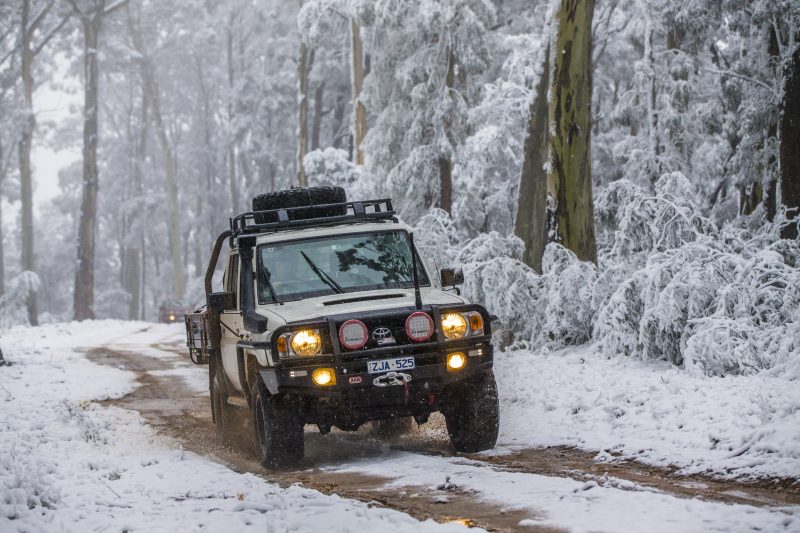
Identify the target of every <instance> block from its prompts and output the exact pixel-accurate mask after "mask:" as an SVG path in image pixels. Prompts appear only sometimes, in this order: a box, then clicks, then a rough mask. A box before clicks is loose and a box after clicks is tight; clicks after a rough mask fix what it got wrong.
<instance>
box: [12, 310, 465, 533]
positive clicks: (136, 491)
mask: <svg viewBox="0 0 800 533" xmlns="http://www.w3.org/2000/svg"><path fill="white" fill-rule="evenodd" d="M145 327H147V325H145V324H141V323H123V322H111V321H104V322H85V323H82V324H69V325H55V326H44V327H40V328H33V329H22V328H16V329H13V330H11V331H9V332H7V333H4V334H3V337H2V342H3V344H2V347H3V351H4V354H5V355H6V358H7V359H8V360H10V361H12V362H13V363H14V365H13V366H11V367H8V368H3V369H0V531H2V532H7V531H26V532H36V531H76V532H77V531H80V532H83V531H97V530H113V531H126V530H127V531H131V530H142V531H165V532H174V531H199V530H204V531H259V532H263V531H309V532H310V531H319V530H320V529H322V528H324V529H326V530H329V531H364V530H374V531H388V530H391V531H408V532H412V531H413V532H416V531H463V527H462V526H461V525H458V524H437V523H435V522H433V521H426V522H419V521H417V520H415V519H413V518H411V517H409V516H407V515H405V514H402V513H398V512H396V511H392V510H388V509H381V508H371V507H369V506H368V505H366V504H363V503H360V502H353V501H350V500H344V499H341V498H339V497H337V496H325V495H323V494H321V493H319V492H316V491H312V490H308V489H303V488H300V487H290V488H288V489H281V488H280V487H278V486H277V485H274V484H270V483H267V482H265V481H264V480H262V479H260V478H258V477H256V476H253V475H247V474H246V475H242V474H238V473H235V472H233V471H231V470H230V469H228V468H226V467H224V466H221V465H218V464H216V463H213V462H211V461H209V460H207V459H203V458H201V457H198V456H196V455H194V454H191V453H186V452H183V451H181V450H180V449H176V445H175V444H174V443H171V442H170V441H167V440H165V439H163V438H160V437H157V436H156V435H155V434H154V432H153V431H152V430H151V429H150V428H149V427H148V426H146V425H145V424H144V422H143V421H142V419H141V418H140V417H139V415H138V414H137V413H134V412H131V411H127V410H123V409H119V408H108V407H102V406H100V405H98V404H96V403H91V400H96V399H103V398H109V397H119V396H121V395H123V394H124V393H125V392H127V391H130V390H131V389H132V387H133V384H134V380H133V375H132V374H131V373H129V372H126V371H123V370H118V369H114V368H109V367H105V366H99V365H95V364H93V363H91V362H89V361H87V360H86V359H85V358H84V357H83V355H82V354H80V353H78V352H77V351H75V349H76V348H78V347H88V346H95V345H97V344H101V343H110V344H113V343H114V342H115V341H116V340H119V338H121V337H123V336H125V335H128V334H130V333H132V332H135V331H137V330H141V329H143V328H145ZM159 331H160V330H159V329H158V328H155V334H152V335H148V334H140V335H138V336H137V339H138V340H137V342H142V344H143V345H149V344H152V343H154V342H158V341H159V340H161V339H160V338H159V337H158V333H159ZM151 333H152V332H151ZM162 333H163V332H162ZM170 335H172V333H171V332H170ZM125 340H126V343H127V342H128V341H129V338H126V339H125Z"/></svg>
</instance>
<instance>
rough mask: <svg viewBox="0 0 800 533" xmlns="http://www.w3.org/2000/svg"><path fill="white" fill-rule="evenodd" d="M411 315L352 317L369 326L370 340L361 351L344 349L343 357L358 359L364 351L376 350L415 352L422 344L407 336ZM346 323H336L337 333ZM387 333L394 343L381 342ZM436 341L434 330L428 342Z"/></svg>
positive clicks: (408, 313) (407, 313) (405, 313)
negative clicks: (407, 320) (408, 320)
mask: <svg viewBox="0 0 800 533" xmlns="http://www.w3.org/2000/svg"><path fill="white" fill-rule="evenodd" d="M410 314H411V312H404V313H402V314H398V315H389V316H380V317H364V318H362V317H350V318H357V319H358V320H361V321H362V322H363V323H364V324H365V325H366V326H367V332H368V335H369V340H368V341H367V344H366V345H365V346H364V347H363V348H361V349H359V350H348V349H346V348H344V347H342V355H343V356H344V357H345V358H348V356H350V355H352V356H356V357H357V355H358V353H359V352H362V351H364V350H372V349H374V348H393V347H396V348H397V350H398V353H405V352H406V351H407V350H412V351H413V349H414V347H415V346H418V345H419V344H420V343H417V342H414V341H412V340H411V339H409V338H408V335H406V319H407V318H408V315H410ZM344 322H345V320H341V321H337V322H336V331H337V332H338V331H339V328H340V327H341V325H342V324H343V323H344ZM376 331H377V333H376ZM387 332H388V333H390V334H391V336H392V338H393V339H394V343H380V342H379V338H380V337H381V336H383V335H385V334H386V333H387ZM381 334H383V335H381ZM435 339H436V331H435V330H434V332H433V335H432V336H431V338H430V339H429V340H428V342H430V341H433V340H435Z"/></svg>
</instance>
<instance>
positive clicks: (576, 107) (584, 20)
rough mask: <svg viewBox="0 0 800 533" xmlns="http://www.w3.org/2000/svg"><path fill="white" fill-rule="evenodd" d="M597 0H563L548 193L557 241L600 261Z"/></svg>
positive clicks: (587, 258)
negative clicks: (595, 167)
mask: <svg viewBox="0 0 800 533" xmlns="http://www.w3.org/2000/svg"><path fill="white" fill-rule="evenodd" d="M593 13H594V0H562V1H561V5H560V7H559V9H558V12H557V20H558V30H557V32H556V35H555V39H554V43H553V45H552V52H553V53H552V57H551V60H552V62H553V70H552V78H551V79H550V101H549V105H548V122H549V128H548V136H549V139H548V148H549V163H550V164H549V166H548V173H547V188H548V193H549V195H551V196H552V199H553V201H554V218H555V228H554V230H555V231H554V235H553V240H556V241H558V242H560V243H561V244H562V245H564V246H565V247H566V248H568V249H569V250H572V251H573V252H574V253H575V255H577V256H578V259H580V260H582V261H592V262H595V263H596V262H597V244H596V242H595V233H594V209H593V206H592V165H591V161H592V158H591V131H592V65H591V57H592V16H593Z"/></svg>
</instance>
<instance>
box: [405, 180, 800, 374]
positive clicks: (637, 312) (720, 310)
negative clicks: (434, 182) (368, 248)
mask: <svg viewBox="0 0 800 533" xmlns="http://www.w3.org/2000/svg"><path fill="white" fill-rule="evenodd" d="M654 191H655V192H654V193H649V192H647V191H645V190H644V189H642V188H641V187H639V186H637V185H635V184H634V183H632V182H630V181H627V180H619V181H616V182H613V183H611V184H610V185H609V186H608V187H606V188H605V189H604V190H602V191H600V193H599V194H598V196H597V198H596V201H595V204H596V209H595V213H596V225H597V228H598V232H597V233H598V246H599V249H600V254H599V255H600V267H599V268H598V267H595V265H593V264H591V263H586V262H582V261H578V260H577V258H576V257H575V255H574V254H573V253H572V252H570V251H569V250H567V249H565V248H564V247H563V246H561V245H559V244H556V243H551V244H549V245H548V246H547V248H546V250H545V254H544V257H543V260H542V273H541V274H537V273H536V272H534V271H533V270H531V269H530V268H529V267H527V266H526V265H525V264H524V263H523V262H522V261H521V257H522V252H523V245H522V243H521V242H520V241H519V240H518V239H517V238H516V237H513V236H511V237H504V236H501V235H500V234H498V233H496V232H492V233H481V234H479V235H478V236H477V237H475V238H472V239H468V238H466V239H464V238H459V234H458V232H457V231H456V230H455V228H454V226H453V223H452V221H451V220H450V219H449V217H448V215H447V214H446V213H444V212H442V211H435V212H432V213H431V214H429V215H428V216H426V217H424V218H423V219H421V221H420V222H419V224H418V226H417V230H416V231H417V235H418V237H417V239H418V242H419V243H420V247H421V248H422V249H423V250H424V251H425V252H426V253H428V254H430V255H431V256H432V257H436V259H437V261H441V262H442V263H444V262H449V264H454V265H458V266H461V267H462V268H463V269H464V273H465V277H466V284H465V286H464V288H463V290H464V294H465V296H466V297H467V298H469V299H471V300H473V301H479V302H482V303H483V304H484V305H486V307H487V308H488V309H489V310H490V311H491V312H493V313H495V314H497V315H498V317H499V320H498V323H497V324H496V328H497V329H498V330H499V332H500V333H501V336H500V338H501V339H502V341H503V342H506V343H507V342H516V343H523V344H526V345H529V346H539V347H541V346H546V347H549V348H553V349H555V348H558V347H561V346H565V345H576V344H582V343H586V342H589V341H595V342H597V343H598V345H599V347H600V348H601V350H603V352H604V353H605V354H606V355H607V356H619V355H626V356H632V357H638V358H641V359H644V360H664V361H668V362H670V363H672V364H673V365H677V366H681V367H684V368H686V369H687V370H689V371H691V372H694V373H698V374H704V375H709V376H723V375H729V374H753V373H756V372H760V371H763V370H767V369H784V370H786V371H787V372H789V374H790V375H792V376H794V378H795V379H796V378H800V340H798V339H800V268H798V267H799V266H800V244H798V242H797V241H786V240H780V239H779V238H778V236H777V235H778V231H779V226H780V224H781V223H782V221H781V220H782V219H781V217H778V218H777V219H776V222H775V223H767V222H765V221H764V220H763V219H762V218H758V217H760V216H761V215H759V214H756V215H753V216H752V217H750V218H749V219H748V218H745V217H740V218H739V219H737V220H736V221H735V222H734V223H729V224H725V225H724V226H723V227H722V228H718V227H717V226H716V225H715V224H714V223H713V222H712V221H711V220H709V219H708V218H706V217H704V216H703V215H702V213H701V210H700V208H699V207H698V206H697V205H696V204H695V203H694V202H693V201H692V200H691V198H694V197H695V191H694V189H693V187H692V185H691V183H690V182H689V180H687V179H686V178H685V177H684V176H683V175H682V174H681V173H679V172H673V173H668V174H665V175H663V176H662V177H661V178H660V179H658V180H657V181H656V183H655V184H654Z"/></svg>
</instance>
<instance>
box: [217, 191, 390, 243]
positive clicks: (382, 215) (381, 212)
mask: <svg viewBox="0 0 800 533" xmlns="http://www.w3.org/2000/svg"><path fill="white" fill-rule="evenodd" d="M328 213H339V214H333V215H329V214H328ZM315 214H317V215H318V216H313V215H315ZM395 214H396V213H395V212H394V209H393V208H392V200H391V199H389V198H383V199H381V200H364V201H361V202H343V203H338V204H318V205H307V206H298V207H286V208H280V209H268V210H265V211H252V212H249V213H242V214H241V215H237V216H235V217H234V218H232V219H230V221H231V233H232V237H233V238H236V237H238V236H240V235H253V234H256V233H267V232H277V231H282V230H288V229H296V228H304V227H315V226H336V225H339V224H363V223H366V222H379V221H384V220H390V221H393V222H397V218H396V217H395ZM258 220H274V222H262V223H257V221H258Z"/></svg>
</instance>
